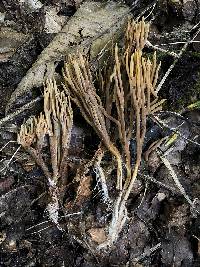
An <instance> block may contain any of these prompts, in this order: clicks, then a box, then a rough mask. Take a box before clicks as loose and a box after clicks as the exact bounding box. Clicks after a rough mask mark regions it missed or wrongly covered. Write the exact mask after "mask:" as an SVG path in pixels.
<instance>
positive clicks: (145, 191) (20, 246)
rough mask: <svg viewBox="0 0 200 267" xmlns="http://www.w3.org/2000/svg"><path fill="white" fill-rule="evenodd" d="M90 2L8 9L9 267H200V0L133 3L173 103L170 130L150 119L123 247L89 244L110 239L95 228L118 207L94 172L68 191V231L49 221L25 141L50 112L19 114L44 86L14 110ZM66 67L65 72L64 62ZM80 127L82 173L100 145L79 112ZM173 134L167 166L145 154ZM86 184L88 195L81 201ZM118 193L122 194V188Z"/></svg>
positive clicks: (4, 253)
mask: <svg viewBox="0 0 200 267" xmlns="http://www.w3.org/2000/svg"><path fill="white" fill-rule="evenodd" d="M26 2H27V3H26ZM81 2H87V1H76V0H50V1H45V0H41V1H34V0H33V1H12V0H3V1H1V3H0V267H4V266H9V267H14V266H16V267H19V266H20V267H22V266H26V267H28V266H30V267H31V266H48V267H50V266H55V267H56V266H58V267H59V266H69V267H73V266H74V267H75V266H77V267H95V266H96V267H98V266H99V267H106V266H108V267H109V266H113V267H114V266H120V267H122V266H124V267H128V266H130V267H133V266H137V267H142V266H144V267H147V266H155V267H156V266H163V267H165V266H166V267H167V266H169V267H171V266H174V267H178V266H185V267H189V266H193V267H195V266H196V267H197V266H200V215H199V213H200V2H199V1H196V0H188V1H181V0H177V1H172V0H171V1H169V0H168V1H167V0H166V1H165V0H157V1H148V0H138V1H132V0H126V1H123V5H126V6H127V7H126V8H128V9H129V10H130V12H131V14H132V15H133V17H134V18H139V19H141V18H142V17H143V16H144V17H145V19H146V21H149V22H150V24H151V26H150V33H149V39H148V40H149V43H148V45H147V46H146V47H145V48H144V54H145V55H146V56H149V57H150V58H151V57H152V54H153V52H154V51H155V50H156V51H157V57H158V60H159V61H161V62H162V65H161V70H160V75H159V82H158V84H160V85H162V86H161V88H160V91H159V94H160V97H162V98H164V99H166V102H165V104H164V108H163V113H162V114H161V115H160V117H159V118H160V119H161V121H162V122H163V125H160V124H158V125H155V123H152V122H149V125H148V131H147V135H148V136H147V139H146V143H145V148H144V157H143V160H142V164H141V169H140V171H139V174H138V178H137V181H136V183H135V185H134V188H133V190H132V192H131V194H130V197H129V199H128V202H127V209H128V217H129V220H128V221H127V222H126V224H125V226H124V229H123V230H122V232H121V234H120V237H119V239H118V241H117V242H116V243H115V244H114V246H113V248H112V249H111V250H106V251H95V250H94V249H93V248H92V247H91V246H90V245H89V244H88V242H87V238H86V237H85V236H87V235H90V236H92V237H94V241H96V242H97V243H98V238H99V239H101V233H99V232H98V230H97V232H95V231H96V229H98V227H97V224H96V223H95V221H99V224H100V225H101V223H102V224H103V223H104V222H103V220H104V219H105V218H103V214H104V212H105V210H107V209H108V210H109V207H107V206H106V205H107V204H105V202H104V196H102V194H101V192H100V191H101V188H99V186H98V181H96V180H95V178H94V173H91V174H90V175H89V176H87V177H86V179H85V180H84V181H83V182H82V183H78V182H71V183H70V184H68V185H67V187H66V188H64V193H63V194H64V197H63V207H62V210H61V211H60V213H59V216H60V219H59V221H60V224H61V225H62V228H63V229H64V230H62V231H61V230H59V229H58V228H57V227H56V226H55V225H53V223H52V222H51V221H50V220H49V217H48V214H47V211H46V207H47V203H48V201H49V198H48V193H47V191H48V188H47V184H46V181H45V178H44V175H43V173H42V171H41V169H40V168H39V167H38V166H37V165H36V164H35V162H34V160H33V159H32V158H31V157H30V156H29V155H28V154H27V153H26V152H25V151H24V150H23V149H22V148H21V147H20V146H19V145H18V144H17V132H18V131H19V127H20V125H21V124H22V123H23V121H24V119H27V118H28V117H29V116H30V115H32V114H33V113H34V114H37V115H38V114H39V113H40V112H41V110H42V104H41V101H40V100H39V101H38V102H37V103H36V105H35V106H32V107H31V109H30V110H29V109H27V110H26V112H25V113H23V112H22V113H19V114H18V115H17V114H15V115H14V116H13V118H10V117H9V116H10V115H11V117H12V113H14V112H16V111H17V110H18V109H20V108H21V107H22V106H23V105H24V104H26V103H28V102H30V101H32V100H34V99H35V98H36V97H39V98H40V99H41V96H42V87H41V86H40V87H38V88H36V87H37V86H36V87H34V91H33V92H32V93H30V94H29V93H27V94H26V95H23V97H22V99H20V101H18V103H14V102H12V104H9V106H8V103H11V102H9V101H10V99H11V95H12V94H13V92H15V90H16V88H17V86H18V85H19V83H20V81H21V80H22V79H23V78H24V77H25V76H26V73H27V71H28V70H29V69H30V68H31V67H32V65H33V64H34V62H36V61H37V58H38V56H39V55H40V54H41V53H42V51H44V50H45V48H46V47H47V46H48V45H49V44H51V42H52V40H53V39H54V38H55V37H56V36H57V34H58V33H59V32H60V30H61V29H62V27H63V26H64V25H65V24H66V23H67V22H68V21H69V20H70V19H71V18H73V16H75V15H76V12H77V11H78V10H79V9H81V4H82V3H81ZM93 2H95V1H93ZM97 2H98V1H97ZM99 2H102V1H99ZM106 2H107V1H105V5H106ZM114 2H119V3H120V1H114ZM106 12H108V15H109V10H107V11H106ZM110 12H112V10H110ZM93 15H95V14H93ZM89 31H90V29H88V32H89ZM83 34H84V33H83ZM87 34H88V33H87ZM80 35H81V34H80ZM88 35H89V34H88ZM79 41H80V40H79ZM80 42H81V41H80ZM58 61H59V62H57V63H58V64H57V67H56V71H58V72H59V71H60V69H61V67H62V66H63V60H62V59H61V60H60V59H59V60H58ZM170 68H171V71H170V72H169V73H168V71H169V69H170ZM165 75H166V77H165ZM163 77H165V78H163ZM162 82H163V83H162ZM37 89H38V90H37ZM76 117H77V118H76ZM76 120H77V121H76ZM74 124H75V126H74V130H73V131H74V139H73V140H72V141H71V152H70V153H71V154H70V156H71V163H70V164H71V165H70V166H72V165H73V167H71V168H72V169H76V168H78V167H77V166H79V165H84V164H85V162H87V160H88V159H91V157H92V156H93V155H94V153H95V149H96V148H97V145H98V143H99V140H98V138H97V137H96V135H95V133H94V132H93V129H92V128H91V127H90V126H88V125H87V124H86V122H85V121H84V120H83V118H82V117H80V116H78V115H77V116H76V115H75V121H74ZM159 127H160V128H159ZM166 136H168V137H169V138H168V147H167V149H166V147H165V148H164V145H161V146H160V149H161V150H162V151H164V152H163V153H164V155H165V159H166V161H164V160H162V157H161V158H160V156H159V152H158V151H156V150H154V151H153V152H152V153H149V154H148V156H147V154H145V152H146V151H149V150H148V147H149V146H150V145H151V144H152V143H153V142H154V141H156V140H158V139H161V138H163V137H166ZM73 142H74V144H73ZM109 160H110V159H109V157H108V159H107V162H106V159H105V165H106V164H108V162H109ZM166 162H167V163H166ZM168 163H169V165H168ZM81 186H82V187H83V189H84V190H85V191H84V193H83V194H81V193H80V194H79V195H78V193H76V192H78V191H76V190H77V188H78V189H80V187H81ZM108 186H109V188H108V189H109V190H110V191H112V188H113V183H112V181H110V182H108ZM79 192H80V190H79ZM72 202H73V205H71V203H72ZM102 211H103V212H102ZM108 219H109V218H108ZM105 220H107V218H106V219H105ZM88 229H90V231H89V230H88ZM91 229H92V231H91ZM84 235H85V236H84Z"/></svg>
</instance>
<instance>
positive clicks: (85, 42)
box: [6, 1, 129, 113]
mask: <svg viewBox="0 0 200 267" xmlns="http://www.w3.org/2000/svg"><path fill="white" fill-rule="evenodd" d="M128 14H129V8H128V7H127V6H125V5H122V4H119V3H116V2H115V1H108V2H107V3H104V2H102V3H101V2H100V1H98V2H96V1H84V3H83V4H82V5H81V6H80V8H79V9H78V11H77V12H76V13H75V15H74V16H73V17H72V18H71V19H70V20H69V21H68V22H67V24H66V25H65V26H64V27H63V29H62V30H61V32H60V33H58V34H57V35H56V37H55V38H54V39H53V41H52V42H51V43H50V44H49V45H48V46H47V47H46V48H45V49H44V50H43V51H42V53H41V54H40V55H39V57H38V59H37V61H36V62H35V63H34V64H33V66H32V68H31V69H29V71H28V72H27V74H26V75H25V76H24V78H23V79H22V80H21V82H20V83H19V85H18V87H17V88H16V90H15V91H14V93H13V94H12V96H11V98H10V101H9V103H8V105H7V109H6V110H7V113H8V112H9V110H10V109H12V107H13V106H14V104H16V103H17V102H18V101H19V99H20V98H22V97H23V96H25V95H26V94H29V95H30V92H31V91H32V89H33V88H37V87H41V86H42V84H43V82H44V81H45V80H46V79H51V78H52V77H53V74H54V71H55V67H56V64H57V63H58V62H59V61H61V60H63V59H64V58H65V56H66V55H67V54H68V53H69V52H72V51H76V50H78V49H84V50H86V51H89V49H90V47H91V45H92V43H93V42H94V41H96V40H97V39H98V38H99V40H100V42H101V37H102V36H105V35H106V36H107V37H106V40H107V41H108V40H110V39H111V38H112V36H113V35H114V33H116V32H117V31H118V30H119V29H120V28H121V26H122V25H123V24H124V21H125V20H126V17H127V15H128ZM104 45H105V40H104V42H103V44H100V43H99V44H98V46H99V49H98V52H99V51H100V50H101V49H102V48H103V46H104ZM95 46H96V44H95Z"/></svg>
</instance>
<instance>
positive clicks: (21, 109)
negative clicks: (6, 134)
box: [0, 96, 42, 127]
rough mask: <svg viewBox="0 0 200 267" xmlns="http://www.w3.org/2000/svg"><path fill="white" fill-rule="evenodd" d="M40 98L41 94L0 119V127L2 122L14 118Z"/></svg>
mask: <svg viewBox="0 0 200 267" xmlns="http://www.w3.org/2000/svg"><path fill="white" fill-rule="evenodd" d="M41 99H42V97H41V96H39V97H37V98H35V99H34V100H32V101H31V102H29V103H27V104H26V105H24V106H22V107H21V108H19V109H18V110H17V111H15V112H13V113H11V114H8V115H7V116H6V117H5V118H3V119H1V120H0V127H2V125H3V124H5V123H6V122H8V121H11V120H13V119H14V118H16V117H17V116H18V115H19V114H20V113H22V112H24V111H25V110H27V109H29V108H31V107H32V106H33V105H34V104H35V103H37V102H39V101H40V100H41Z"/></svg>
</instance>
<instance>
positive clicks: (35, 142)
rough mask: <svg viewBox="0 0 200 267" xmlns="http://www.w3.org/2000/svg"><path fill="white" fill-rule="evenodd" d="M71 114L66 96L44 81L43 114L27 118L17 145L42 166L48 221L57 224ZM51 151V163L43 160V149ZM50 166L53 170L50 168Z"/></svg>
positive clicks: (54, 85) (53, 84)
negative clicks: (45, 181) (45, 183)
mask: <svg viewBox="0 0 200 267" xmlns="http://www.w3.org/2000/svg"><path fill="white" fill-rule="evenodd" d="M72 124H73V111H72V108H71V102H70V98H69V96H66V95H65V94H64V92H60V90H59V89H58V88H57V85H56V82H55V81H54V80H53V81H47V82H46V87H45V89H44V113H41V114H40V116H38V117H31V118H29V119H28V120H27V121H26V122H25V123H24V124H22V126H21V129H20V132H19V134H18V143H19V144H21V145H22V147H23V148H24V149H25V150H26V151H27V152H28V153H29V154H30V155H31V156H32V157H33V159H34V160H35V162H36V163H37V165H38V166H40V167H41V169H42V171H43V172H44V175H45V176H46V178H47V180H48V184H49V193H50V196H51V202H50V203H49V205H48V206H47V210H48V212H49V216H50V219H51V220H52V221H53V222H54V223H56V224H57V225H58V209H59V201H58V198H59V197H58V193H59V192H58V191H59V190H58V186H57V183H58V180H59V178H62V177H63V174H64V173H66V165H67V164H66V158H67V154H68V148H69V142H70V137H71V130H72ZM48 143H49V148H50V156H51V158H50V164H48V162H46V161H45V159H44V157H43V150H44V148H45V147H46V146H47V145H48ZM49 165H51V169H52V171H50V170H49V169H50V168H49Z"/></svg>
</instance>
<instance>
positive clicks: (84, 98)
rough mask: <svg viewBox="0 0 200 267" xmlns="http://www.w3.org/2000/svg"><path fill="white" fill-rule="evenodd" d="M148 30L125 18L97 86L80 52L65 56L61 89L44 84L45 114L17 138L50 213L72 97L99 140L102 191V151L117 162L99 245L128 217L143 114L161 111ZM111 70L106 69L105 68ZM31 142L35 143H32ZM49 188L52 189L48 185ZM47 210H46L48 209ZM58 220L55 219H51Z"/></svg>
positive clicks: (111, 237)
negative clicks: (46, 194) (39, 177)
mask: <svg viewBox="0 0 200 267" xmlns="http://www.w3.org/2000/svg"><path fill="white" fill-rule="evenodd" d="M148 32H149V25H148V24H147V23H145V22H144V21H143V20H142V21H141V22H137V23H136V22H134V21H129V23H128V27H127V30H126V34H125V44H124V48H123V49H119V48H118V46H117V44H116V46H115V48H114V55H113V63H112V64H110V66H109V71H107V70H108V66H106V67H107V68H105V70H104V71H102V72H100V75H99V84H98V83H95V82H94V77H93V73H92V71H91V69H90V63H89V61H88V58H87V57H86V56H84V55H82V54H78V55H75V56H70V57H69V60H68V62H66V64H65V67H64V70H63V77H64V91H65V94H64V91H63V92H60V91H59V90H58V89H57V86H56V83H55V82H51V81H50V82H48V83H47V86H46V89H45V93H44V114H41V115H40V116H39V118H32V119H29V120H28V121H27V122H26V123H25V124H24V125H22V127H21V131H20V133H19V138H18V142H19V143H20V144H21V145H22V146H23V147H24V148H25V149H26V150H27V151H28V152H29V153H30V154H31V155H32V156H33V158H34V159H35V161H36V162H37V164H38V165H39V166H40V167H41V168H42V170H43V172H44V174H45V176H46V177H47V178H48V181H49V186H50V191H51V192H52V193H51V196H52V201H51V203H50V204H51V205H53V204H54V206H56V205H57V206H56V207H54V209H53V210H54V211H55V210H58V201H57V199H58V196H57V194H58V191H59V190H57V189H55V188H56V186H57V181H58V179H59V178H60V177H61V176H62V175H65V160H66V155H67V151H68V147H69V140H70V132H71V128H72V121H73V115H72V114H73V113H72V108H71V104H70V100H71V101H73V102H74V103H75V104H76V105H77V107H78V108H79V109H80V112H81V114H82V116H83V118H84V119H85V120H86V121H87V122H88V123H89V124H90V125H91V126H92V127H93V129H94V130H95V132H96V134H97V135H98V136H99V138H100V140H101V143H100V145H99V150H100V151H101V153H96V154H97V155H101V156H100V157H98V159H97V160H96V164H97V162H98V169H99V176H100V179H102V180H103V185H104V190H105V191H106V192H107V193H108V191H109V189H108V188H107V186H106V180H107V179H113V178H114V177H113V176H112V177H107V176H106V174H105V173H104V171H103V168H101V160H102V158H103V155H104V152H105V151H108V152H109V153H110V154H111V155H112V156H113V158H114V159H115V160H116V171H117V172H116V192H117V197H116V198H115V199H114V200H113V203H112V205H113V213H112V219H111V221H110V222H108V227H106V229H105V231H106V233H107V235H106V236H107V238H106V241H105V242H103V243H102V244H100V245H99V247H100V248H104V247H107V246H110V245H112V244H113V242H114V241H116V239H117V238H118V235H119V233H120V231H121V229H122V227H123V225H124V223H125V221H126V219H127V209H126V201H127V199H128V197H129V195H130V192H131V190H132V188H133V184H134V182H135V180H136V178H137V174H138V169H139V167H140V164H141V158H142V147H143V143H144V138H145V133H146V123H147V116H148V115H149V114H152V113H154V112H156V111H158V110H160V109H161V107H162V103H163V100H158V96H157V93H156V83H157V79H158V72H159V68H160V64H157V62H156V54H154V56H153V60H152V61H150V60H149V59H145V58H144V57H143V56H142V49H143V48H144V46H145V43H146V41H147V37H148ZM110 70H111V71H110ZM45 136H48V138H49V144H50V154H51V165H52V170H53V171H52V173H50V172H49V169H48V166H47V165H46V164H45V162H44V160H43V156H42V146H43V143H44V137H45ZM131 139H135V141H136V155H135V162H134V164H132V156H131V152H130V150H131V149H130V143H131V142H130V141H131ZM33 146H34V147H33ZM52 188H54V189H52ZM49 210H50V209H49ZM54 221H55V222H56V223H57V217H56V219H54Z"/></svg>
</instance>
